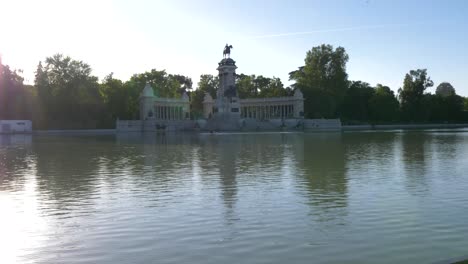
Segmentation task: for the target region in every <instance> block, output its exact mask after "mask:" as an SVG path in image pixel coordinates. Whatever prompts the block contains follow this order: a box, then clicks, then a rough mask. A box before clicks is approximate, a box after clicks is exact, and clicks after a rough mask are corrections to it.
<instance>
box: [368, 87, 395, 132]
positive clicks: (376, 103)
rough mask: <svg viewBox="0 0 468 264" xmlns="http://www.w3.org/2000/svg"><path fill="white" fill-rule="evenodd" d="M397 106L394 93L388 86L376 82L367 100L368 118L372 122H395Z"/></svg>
mask: <svg viewBox="0 0 468 264" xmlns="http://www.w3.org/2000/svg"><path fill="white" fill-rule="evenodd" d="M399 107H400V104H399V103H398V100H397V98H396V97H395V93H394V92H393V91H392V90H391V89H390V87H388V86H384V85H381V84H377V86H376V87H375V93H374V94H373V95H372V97H371V98H370V101H369V111H370V119H371V120H372V121H373V122H384V123H386V122H396V121H398V118H399Z"/></svg>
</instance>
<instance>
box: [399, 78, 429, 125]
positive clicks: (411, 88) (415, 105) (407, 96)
mask: <svg viewBox="0 0 468 264" xmlns="http://www.w3.org/2000/svg"><path fill="white" fill-rule="evenodd" d="M433 85H434V83H433V82H432V80H431V79H430V78H429V77H428V76H427V70H426V69H418V70H411V71H410V72H409V73H407V74H406V76H405V79H404V81H403V87H402V88H400V89H398V93H399V99H400V106H401V111H402V119H403V120H405V121H411V122H421V121H427V119H428V115H429V113H428V111H427V108H425V107H424V104H425V102H424V91H425V90H426V89H427V88H428V87H432V86H433Z"/></svg>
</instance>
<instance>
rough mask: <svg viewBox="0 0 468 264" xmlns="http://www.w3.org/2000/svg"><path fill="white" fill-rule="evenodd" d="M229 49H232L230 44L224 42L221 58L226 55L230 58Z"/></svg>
mask: <svg viewBox="0 0 468 264" xmlns="http://www.w3.org/2000/svg"><path fill="white" fill-rule="evenodd" d="M231 49H232V45H228V44H226V46H225V47H224V51H223V58H226V55H227V57H228V58H231Z"/></svg>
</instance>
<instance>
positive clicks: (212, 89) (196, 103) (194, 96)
mask: <svg viewBox="0 0 468 264" xmlns="http://www.w3.org/2000/svg"><path fill="white" fill-rule="evenodd" d="M218 87H219V79H218V77H215V76H213V75H211V74H202V75H201V76H200V81H199V82H198V89H196V90H194V91H192V92H191V93H190V100H191V112H192V116H194V117H195V118H201V117H202V115H203V99H204V97H205V93H209V94H210V95H211V97H212V98H216V90H217V89H218Z"/></svg>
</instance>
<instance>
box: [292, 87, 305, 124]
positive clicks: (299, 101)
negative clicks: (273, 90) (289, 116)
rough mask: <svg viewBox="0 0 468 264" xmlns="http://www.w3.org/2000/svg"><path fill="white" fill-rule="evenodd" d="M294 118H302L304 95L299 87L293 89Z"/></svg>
mask: <svg viewBox="0 0 468 264" xmlns="http://www.w3.org/2000/svg"><path fill="white" fill-rule="evenodd" d="M294 118H304V96H303V95H302V92H301V90H299V89H296V91H294Z"/></svg>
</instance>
